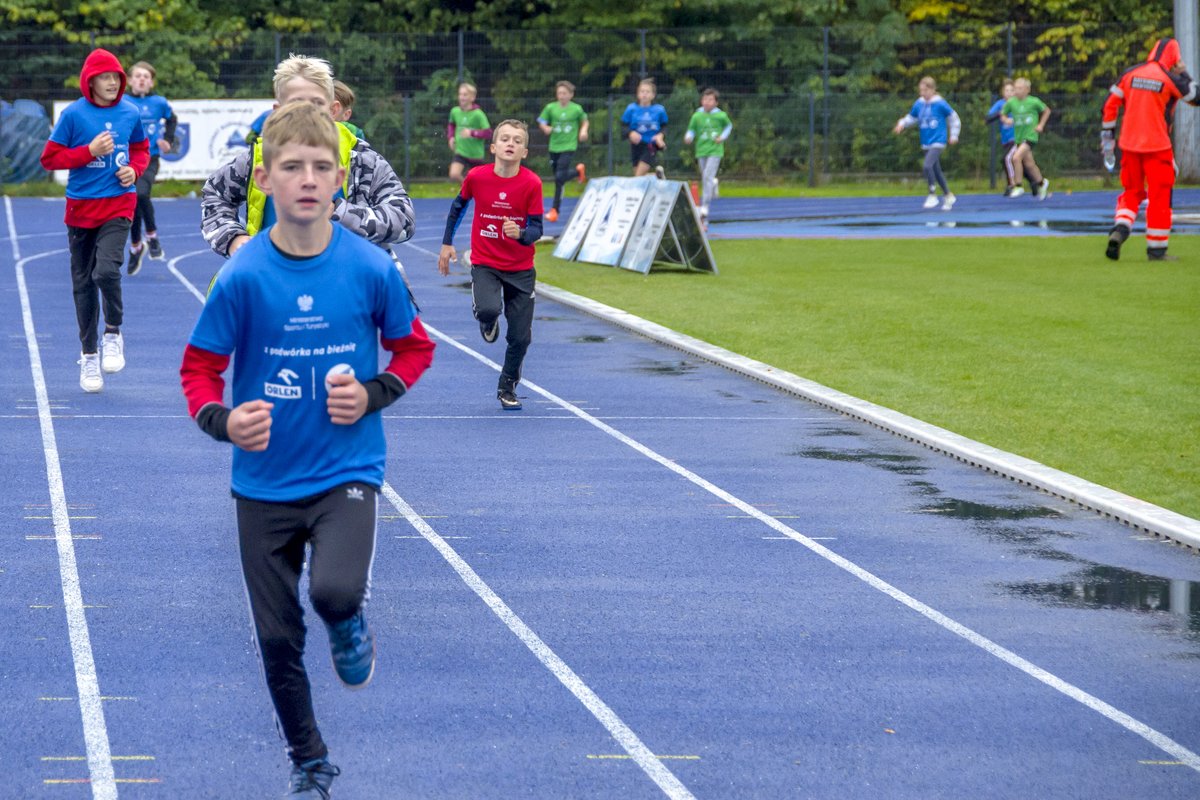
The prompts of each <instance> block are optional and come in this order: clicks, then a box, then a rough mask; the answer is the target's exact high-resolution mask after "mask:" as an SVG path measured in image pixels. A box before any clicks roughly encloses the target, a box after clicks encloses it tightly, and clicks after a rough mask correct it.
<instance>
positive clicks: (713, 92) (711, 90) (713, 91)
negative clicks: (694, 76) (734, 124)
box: [700, 86, 721, 100]
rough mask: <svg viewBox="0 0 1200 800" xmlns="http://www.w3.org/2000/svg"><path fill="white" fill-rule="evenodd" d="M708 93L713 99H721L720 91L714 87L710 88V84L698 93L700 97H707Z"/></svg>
mask: <svg viewBox="0 0 1200 800" xmlns="http://www.w3.org/2000/svg"><path fill="white" fill-rule="evenodd" d="M710 95H711V96H712V99H713V100H720V99H721V93H720V92H718V91H717V90H716V89H714V88H712V87H711V86H710V87H708V88H707V89H705V90H704V91H703V92H701V93H700V96H701V97H709V96H710Z"/></svg>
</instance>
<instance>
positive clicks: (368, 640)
mask: <svg viewBox="0 0 1200 800" xmlns="http://www.w3.org/2000/svg"><path fill="white" fill-rule="evenodd" d="M325 627H326V628H327V629H328V631H329V653H330V655H331V656H332V657H333V669H334V671H335V672H337V676H338V678H340V679H341V681H342V683H344V684H345V685H346V686H347V687H348V688H350V689H361V688H363V687H364V686H366V685H367V684H368V683H370V682H371V676H372V675H374V674H375V637H374V636H372V635H371V629H370V627H368V626H367V619H366V616H365V615H364V614H363V611H362V609H361V608H360V609H359V610H358V613H357V614H355V615H354V616H353V617H351V618H350V619H348V620H344V621H342V622H339V623H337V624H336V625H329V624H326V626H325ZM326 796H328V795H326Z"/></svg>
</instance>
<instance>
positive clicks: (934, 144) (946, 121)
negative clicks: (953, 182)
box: [893, 75, 962, 211]
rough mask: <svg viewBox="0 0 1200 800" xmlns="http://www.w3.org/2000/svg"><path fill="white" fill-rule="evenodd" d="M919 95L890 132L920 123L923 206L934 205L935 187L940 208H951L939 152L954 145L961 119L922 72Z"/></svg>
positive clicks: (931, 206)
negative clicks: (926, 190) (939, 193)
mask: <svg viewBox="0 0 1200 800" xmlns="http://www.w3.org/2000/svg"><path fill="white" fill-rule="evenodd" d="M917 91H918V92H919V94H920V95H921V96H920V97H919V98H917V102H915V103H913V107H912V109H911V110H910V111H909V112H908V113H907V114H906V115H904V116H903V117H901V118H900V121H899V122H897V123H896V127H895V128H894V129H893V133H896V134H900V133H903V132H904V129H905V128H911V127H912V126H913V125H918V126H920V132H921V149H922V150H924V151H925V166H924V168H923V172H924V175H925V180H926V182H927V183H928V184H929V196H928V197H926V198H925V208H927V209H928V208H936V207H937V204H938V200H937V190H938V188H939V187H940V188H941V190H942V211H949V210H950V209H951V208H953V207H954V201H955V200H956V199H957V198H955V197H954V195H953V193H951V191H950V187H949V186H947V185H946V173H944V172H943V171H942V151H943V150H945V149H946V146H947V145H948V144H950V145H954V144H958V133H959V130H960V129H961V128H962V122H961V121H960V120H959V118H958V114H957V113H955V111H954V109H953V108H951V107H950V104H949V103H947V102H946V101H945V100H944V99H943V98H942V96H941V95H940V94H938V93H937V82H936V81H934V79H933V78H931V77H929V76H928V75H926V76H925V77H924V78H921V80H920V82H919V83H918V84H917Z"/></svg>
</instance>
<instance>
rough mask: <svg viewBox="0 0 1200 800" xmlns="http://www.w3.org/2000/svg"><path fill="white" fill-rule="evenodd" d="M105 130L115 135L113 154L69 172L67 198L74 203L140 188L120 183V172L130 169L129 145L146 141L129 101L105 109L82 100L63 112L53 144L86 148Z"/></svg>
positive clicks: (56, 125)
mask: <svg viewBox="0 0 1200 800" xmlns="http://www.w3.org/2000/svg"><path fill="white" fill-rule="evenodd" d="M103 131H108V132H109V133H110V134H112V139H113V151H112V152H111V153H109V154H108V155H106V156H96V157H95V158H93V159H92V160H91V162H90V163H88V164H87V165H85V166H82V167H77V168H75V169H72V170H71V171H70V173H68V176H67V197H69V198H71V199H72V200H98V199H100V198H103V197H119V196H120V195H123V194H129V193H131V192H136V191H137V186H135V185H133V184H130V185H129V186H122V185H121V182H120V181H119V180H117V170H118V169H120V168H121V167H127V166H129V145H130V144H132V143H134V142H141V141H145V139H146V132H145V131H144V130H142V118H141V115H140V114H139V113H138V107H137V106H136V105H134V104H133V102H132V101H131V100H129V98H127V97H122V98H121V100H120V102H118V103H116V104H115V105H111V106H103V107H102V106H98V105H95V104H93V103H92V102H91V101H89V100H87V99H86V98H83V97H81V98H79V99H78V100H76V101H75V102H74V103H71V105H69V106H67V107H66V108H65V109H63V112H62V116H60V117H59V118H58V122H57V123H56V124H55V126H54V130H52V131H51V132H50V141H52V142H54V143H55V144H60V145H62V146H63V147H80V146H86V145H89V144H91V143H92V140H93V139H95V138H96V137H97V136H98V135H99V134H100V133H101V132H103Z"/></svg>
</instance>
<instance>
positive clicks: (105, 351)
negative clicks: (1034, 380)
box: [100, 333, 125, 374]
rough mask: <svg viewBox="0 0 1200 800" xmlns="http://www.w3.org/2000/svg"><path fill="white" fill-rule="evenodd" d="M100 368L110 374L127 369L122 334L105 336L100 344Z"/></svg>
mask: <svg viewBox="0 0 1200 800" xmlns="http://www.w3.org/2000/svg"><path fill="white" fill-rule="evenodd" d="M100 366H101V368H102V369H103V370H104V371H105V372H107V373H109V374H112V373H114V372H120V371H121V370H123V369H125V340H124V339H122V338H121V334H119V333H106V334H104V339H103V340H102V341H101V343H100Z"/></svg>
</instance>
